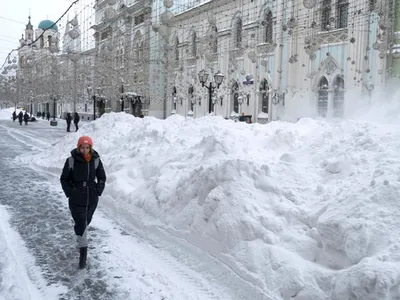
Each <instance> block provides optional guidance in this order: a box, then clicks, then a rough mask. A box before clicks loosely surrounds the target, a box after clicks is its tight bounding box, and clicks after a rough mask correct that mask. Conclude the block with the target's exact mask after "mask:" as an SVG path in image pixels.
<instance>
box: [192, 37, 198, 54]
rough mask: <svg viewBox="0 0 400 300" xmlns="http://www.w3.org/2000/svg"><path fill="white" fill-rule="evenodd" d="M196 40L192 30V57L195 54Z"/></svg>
mask: <svg viewBox="0 0 400 300" xmlns="http://www.w3.org/2000/svg"><path fill="white" fill-rule="evenodd" d="M196 40H197V36H196V32H193V34H192V57H196V56H197V44H196Z"/></svg>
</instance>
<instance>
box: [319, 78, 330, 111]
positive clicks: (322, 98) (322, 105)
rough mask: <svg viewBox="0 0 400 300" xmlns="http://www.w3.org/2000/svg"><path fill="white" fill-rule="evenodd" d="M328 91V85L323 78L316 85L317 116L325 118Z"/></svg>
mask: <svg viewBox="0 0 400 300" xmlns="http://www.w3.org/2000/svg"><path fill="white" fill-rule="evenodd" d="M328 89H329V83H328V80H327V79H326V77H325V76H324V77H322V78H321V80H320V81H319V84H318V115H319V116H320V117H326V114H327V112H328Z"/></svg>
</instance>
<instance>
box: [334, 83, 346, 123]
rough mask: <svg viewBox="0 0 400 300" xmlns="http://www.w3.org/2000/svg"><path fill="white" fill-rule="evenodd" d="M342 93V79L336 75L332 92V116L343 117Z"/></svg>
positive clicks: (343, 91)
mask: <svg viewBox="0 0 400 300" xmlns="http://www.w3.org/2000/svg"><path fill="white" fill-rule="evenodd" d="M344 93H345V89H344V80H343V78H342V77H339V76H338V77H336V78H335V82H334V94H333V116H334V117H336V118H341V117H343V104H344Z"/></svg>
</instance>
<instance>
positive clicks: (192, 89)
mask: <svg viewBox="0 0 400 300" xmlns="http://www.w3.org/2000/svg"><path fill="white" fill-rule="evenodd" d="M188 94H189V101H190V110H191V111H193V110H194V103H193V101H192V100H193V97H194V87H193V85H192V84H191V85H189V89H188Z"/></svg>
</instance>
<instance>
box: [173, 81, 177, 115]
mask: <svg viewBox="0 0 400 300" xmlns="http://www.w3.org/2000/svg"><path fill="white" fill-rule="evenodd" d="M176 102H178V99H177V97H176V87H175V86H174V87H173V88H172V105H173V109H174V110H176Z"/></svg>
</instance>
